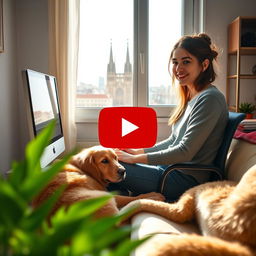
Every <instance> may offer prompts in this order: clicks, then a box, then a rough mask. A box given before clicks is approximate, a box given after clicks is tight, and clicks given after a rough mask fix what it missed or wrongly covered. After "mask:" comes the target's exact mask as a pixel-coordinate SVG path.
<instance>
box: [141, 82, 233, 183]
mask: <svg viewBox="0 0 256 256" xmlns="http://www.w3.org/2000/svg"><path fill="white" fill-rule="evenodd" d="M227 120H228V109H227V104H226V101H225V98H224V96H223V94H222V93H221V92H220V91H219V90H218V89H217V88H216V87H215V86H213V85H211V86H210V87H208V88H207V89H206V90H203V91H202V92H200V93H199V94H198V95H197V96H196V97H195V98H193V99H192V100H191V101H189V102H188V105H187V107H186V110H185V112H184V114H183V115H182V117H181V118H180V119H179V120H178V122H177V123H175V124H174V125H173V126H172V133H171V135H170V137H169V138H167V139H166V140H164V141H162V142H160V143H158V144H156V145H155V146H154V147H152V148H147V149H145V153H147V157H148V163H149V164H151V165H170V164H175V163H181V162H190V161H193V162H195V163H200V164H211V163H212V162H213V160H214V158H215V156H216V154H217V150H218V148H219V146H220V144H221V142H222V139H223V134H224V130H225V127H226V124H227ZM183 172H185V173H188V174H190V175H192V176H194V177H195V178H196V179H197V180H198V181H199V182H203V181H204V180H206V179H207V177H208V175H209V174H206V173H205V174H202V172H196V171H193V172H191V171H183Z"/></svg>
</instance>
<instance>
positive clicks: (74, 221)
mask: <svg viewBox="0 0 256 256" xmlns="http://www.w3.org/2000/svg"><path fill="white" fill-rule="evenodd" d="M53 130H54V123H51V124H50V125H49V126H48V127H47V128H46V129H45V130H43V132H42V133H41V134H40V135H39V136H37V138H36V139H35V140H33V141H31V142H30V143H29V144H28V145H27V147H26V154H25V155H26V157H25V160H24V161H22V162H18V163H13V165H12V171H11V173H10V174H9V175H8V177H7V178H4V177H3V176H2V175H1V173H0V208H1V211H0V255H8V256H14V255H19V256H25V255H30V256H31V255H39V256H40V255H42V256H43V255H51V256H57V255H62V256H80V255H81V256H82V255H88V256H102V255H104V256H119V255H122V256H123V255H127V256H128V255H129V254H130V253H131V251H132V250H133V249H135V248H136V247H137V246H138V245H140V244H141V243H142V242H143V241H145V240H146V239H144V240H130V231H131V227H130V226H124V225H122V226H119V225H118V223H120V222H121V221H122V220H123V219H124V217H127V214H129V213H127V212H126V213H122V214H119V215H117V216H111V217H106V218H102V219H97V220H95V219H94V218H93V213H94V212H95V211H96V210H97V209H98V208H100V207H101V206H102V205H104V204H105V203H106V202H107V200H109V199H110V198H111V196H112V195H109V196H105V197H101V198H96V199H91V200H87V201H83V202H79V203H76V204H74V205H72V206H71V207H69V208H68V209H64V208H61V209H59V210H58V211H57V212H56V214H55V215H54V216H53V217H52V218H51V225H49V223H48V222H47V216H48V215H49V213H50V212H51V209H52V207H53V205H54V203H55V202H56V200H58V197H59V196H60V193H61V191H62V189H63V188H60V189H59V190H58V191H57V192H56V193H55V194H54V195H53V196H52V197H51V198H49V199H48V200H47V201H46V202H45V203H43V204H42V205H41V206H40V207H38V208H36V209H35V208H32V207H31V203H30V202H31V200H32V199H33V198H34V197H36V196H37V195H38V193H39V191H40V190H41V189H42V188H43V187H44V186H45V185H46V184H47V183H48V182H49V181H50V180H51V179H52V178H53V176H54V175H55V174H56V173H57V172H58V171H60V170H61V168H62V167H63V165H64V164H65V163H67V161H68V159H69V157H70V156H71V154H70V155H68V156H66V157H64V158H63V159H62V160H60V161H58V162H56V163H54V164H52V165H51V166H49V167H48V169H47V171H41V167H40V157H41V155H42V153H43V151H44V148H45V146H47V142H48V141H49V140H50V138H51V134H52V132H53Z"/></svg>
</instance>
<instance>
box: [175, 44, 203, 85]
mask: <svg viewBox="0 0 256 256" xmlns="http://www.w3.org/2000/svg"><path fill="white" fill-rule="evenodd" d="M202 71H203V65H202V64H201V63H199V61H198V60H197V58H196V57H195V56H194V55H192V54H190V53H189V52H187V51H186V50H185V49H183V48H177V49H176V50H174V52H173V56H172V72H173V74H174V76H175V78H176V79H177V80H178V81H179V83H180V85H182V86H194V82H195V80H196V79H197V77H198V76H199V74H200V73H201V72H202Z"/></svg>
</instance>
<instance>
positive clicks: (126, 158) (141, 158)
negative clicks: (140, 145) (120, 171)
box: [115, 149, 147, 164]
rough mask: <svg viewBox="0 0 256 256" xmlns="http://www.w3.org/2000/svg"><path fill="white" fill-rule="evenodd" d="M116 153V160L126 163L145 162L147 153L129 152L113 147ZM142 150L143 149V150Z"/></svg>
mask: <svg viewBox="0 0 256 256" xmlns="http://www.w3.org/2000/svg"><path fill="white" fill-rule="evenodd" d="M115 152H116V154H117V157H118V160H119V161H121V162H124V163H128V164H135V163H144V164H146V163H147V155H146V154H136V155H133V154H130V153H128V152H126V151H124V150H120V149H115ZM143 152H144V151H143Z"/></svg>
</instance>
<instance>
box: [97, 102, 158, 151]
mask: <svg viewBox="0 0 256 256" xmlns="http://www.w3.org/2000/svg"><path fill="white" fill-rule="evenodd" d="M98 134H99V141H100V144H101V145H102V146H104V147H110V148H149V147H152V146H154V145H155V143H156V138H157V119H156V112H155V110H154V109H152V108H148V107H111V108H103V109H102V110H101V111H100V115H99V126H98Z"/></svg>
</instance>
